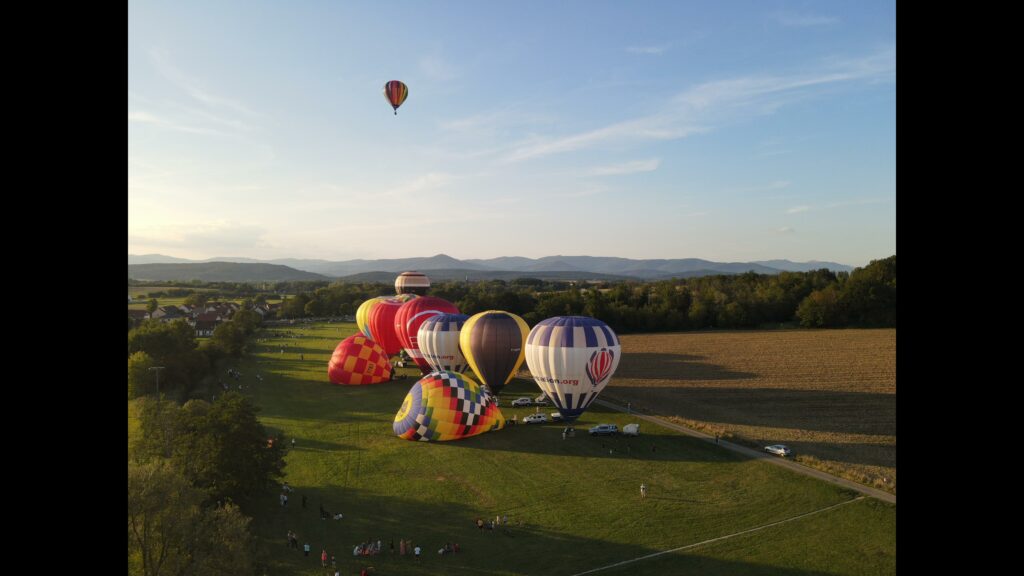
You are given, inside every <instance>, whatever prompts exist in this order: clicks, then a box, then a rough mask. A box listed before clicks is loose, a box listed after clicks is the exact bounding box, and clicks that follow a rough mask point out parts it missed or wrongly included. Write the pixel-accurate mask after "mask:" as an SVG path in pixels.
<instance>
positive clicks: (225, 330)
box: [210, 321, 246, 358]
mask: <svg viewBox="0 0 1024 576" xmlns="http://www.w3.org/2000/svg"><path fill="white" fill-rule="evenodd" d="M245 336H246V334H245V329H244V328H243V327H242V325H241V324H240V323H238V322H234V321H228V322H224V323H223V324H221V325H220V326H217V327H216V328H215V329H214V330H213V337H212V338H211V339H210V342H211V344H212V345H213V346H215V347H216V348H218V349H219V351H220V352H222V353H224V354H225V355H227V356H232V357H235V358H237V357H239V356H241V355H242V353H243V352H245Z"/></svg>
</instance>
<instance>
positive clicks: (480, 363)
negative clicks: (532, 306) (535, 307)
mask: <svg viewBox="0 0 1024 576" xmlns="http://www.w3.org/2000/svg"><path fill="white" fill-rule="evenodd" d="M529 331H530V327H529V326H527V325H526V322H525V321H524V320H523V319H522V318H520V317H519V316H516V315H515V314H512V313H511V312H505V311H503V310H488V311H486V312H480V313H479V314H475V315H473V316H472V317H470V319H469V320H466V324H465V325H463V327H462V331H461V333H460V334H459V346H460V347H461V348H462V354H463V356H465V357H466V360H467V361H468V362H469V365H470V367H472V368H473V372H475V373H476V375H477V376H478V377H479V378H480V382H482V383H483V385H484V386H485V387H487V391H488V392H490V393H491V394H498V393H499V392H501V389H502V388H504V387H505V384H508V383H509V381H510V380H512V377H513V376H515V373H516V371H517V370H519V367H520V366H522V364H523V358H524V354H523V347H524V344H525V343H526V336H527V334H528V333H529Z"/></svg>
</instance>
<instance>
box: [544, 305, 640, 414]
mask: <svg viewBox="0 0 1024 576" xmlns="http://www.w3.org/2000/svg"><path fill="white" fill-rule="evenodd" d="M621 352H622V347H621V346H620V345H619V339H618V337H617V336H616V335H615V332H613V331H612V329H611V328H609V327H608V325H607V324H605V323H604V322H602V321H600V320H598V319H596V318H590V317H587V316H556V317H554V318H548V319H546V320H542V321H541V322H540V323H539V324H537V325H536V326H534V327H533V330H530V335H529V337H528V338H527V340H526V364H527V366H529V367H530V373H531V374H533V379H534V380H535V381H536V382H537V385H538V386H540V389H541V390H543V391H544V393H545V394H547V396H548V398H551V401H552V402H554V404H555V406H556V407H557V408H558V411H559V412H560V413H561V414H562V417H563V418H564V419H566V420H568V421H572V420H575V419H576V418H579V416H580V414H583V412H584V411H586V409H587V407H589V406H590V403H591V402H593V401H594V399H595V398H597V395H598V394H600V393H601V390H604V387H605V386H607V385H608V382H609V381H611V377H612V374H614V373H615V369H616V368H618V366H619V359H620V358H621V356H622V354H621Z"/></svg>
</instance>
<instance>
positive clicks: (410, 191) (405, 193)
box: [380, 172, 456, 198]
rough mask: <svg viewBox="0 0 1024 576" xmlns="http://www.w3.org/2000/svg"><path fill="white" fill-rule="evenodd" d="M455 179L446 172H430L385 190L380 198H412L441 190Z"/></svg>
mask: <svg viewBox="0 0 1024 576" xmlns="http://www.w3.org/2000/svg"><path fill="white" fill-rule="evenodd" d="M455 179H456V177H455V176H453V175H451V174H447V173H444V172H428V173H426V174H423V175H422V176H418V177H416V178H413V179H412V180H408V181H406V182H404V183H402V184H399V185H397V186H394V187H392V188H390V189H388V190H385V191H384V192H382V193H381V194H380V196H389V197H397V198H411V197H413V196H416V195H418V194H422V193H424V192H430V191H434V190H438V189H441V188H443V187H444V186H446V185H448V184H450V183H451V182H452V181H454V180H455Z"/></svg>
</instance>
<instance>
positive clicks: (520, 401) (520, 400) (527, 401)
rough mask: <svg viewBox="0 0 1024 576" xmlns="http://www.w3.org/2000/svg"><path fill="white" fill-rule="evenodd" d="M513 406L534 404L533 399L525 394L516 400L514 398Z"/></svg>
mask: <svg viewBox="0 0 1024 576" xmlns="http://www.w3.org/2000/svg"><path fill="white" fill-rule="evenodd" d="M512 406H513V407H518V406H533V400H531V399H530V398H527V397H526V396H523V397H522V398H516V399H515V400H513V401H512Z"/></svg>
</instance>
